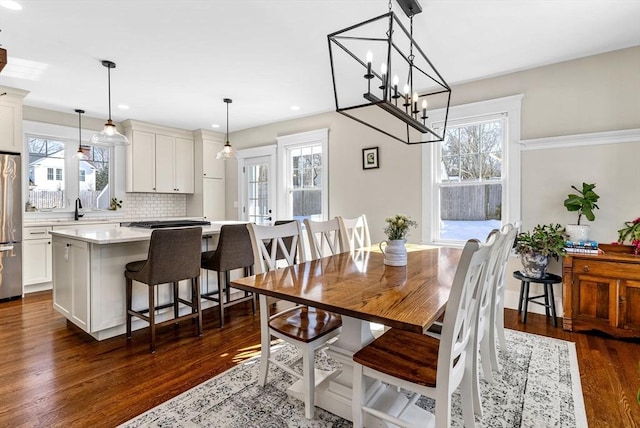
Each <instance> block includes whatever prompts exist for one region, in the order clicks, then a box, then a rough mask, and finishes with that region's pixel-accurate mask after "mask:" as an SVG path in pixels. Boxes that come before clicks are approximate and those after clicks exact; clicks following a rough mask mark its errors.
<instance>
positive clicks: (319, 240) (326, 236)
mask: <svg viewBox="0 0 640 428" xmlns="http://www.w3.org/2000/svg"><path fill="white" fill-rule="evenodd" d="M304 226H305V229H306V230H307V236H308V237H309V248H310V250H311V259H313V260H315V259H319V258H322V257H326V256H332V255H334V254H338V253H343V252H346V251H349V245H348V244H347V243H346V242H344V241H345V236H346V235H345V233H344V232H345V231H344V229H343V228H342V223H340V221H339V220H338V218H337V217H336V218H333V219H331V220H326V221H311V220H309V219H305V220H304Z"/></svg>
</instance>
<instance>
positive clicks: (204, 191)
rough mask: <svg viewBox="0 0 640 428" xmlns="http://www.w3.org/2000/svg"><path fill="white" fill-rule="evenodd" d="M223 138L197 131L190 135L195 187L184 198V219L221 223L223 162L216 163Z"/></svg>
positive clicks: (223, 196)
mask: <svg viewBox="0 0 640 428" xmlns="http://www.w3.org/2000/svg"><path fill="white" fill-rule="evenodd" d="M222 138H223V135H222V134H220V133H215V132H211V131H206V130H203V129H200V130H198V131H195V132H194V143H195V163H194V171H195V177H196V179H195V183H194V192H193V194H192V195H188V196H187V215H188V216H193V217H204V218H206V219H207V220H225V177H224V175H225V161H224V160H222V159H216V154H217V153H218V152H219V151H220V150H222V148H223V147H224V143H223V142H222Z"/></svg>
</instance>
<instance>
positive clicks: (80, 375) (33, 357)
mask: <svg viewBox="0 0 640 428" xmlns="http://www.w3.org/2000/svg"><path fill="white" fill-rule="evenodd" d="M204 319H205V322H204V335H203V336H202V337H200V338H197V337H194V334H195V325H193V324H191V323H190V322H185V323H182V324H181V325H180V328H179V329H178V330H175V329H174V328H173V327H172V326H169V327H166V328H162V329H160V330H159V333H158V339H157V340H158V342H157V352H156V353H155V354H149V352H148V349H149V348H148V342H147V336H146V330H142V331H137V332H134V335H133V340H132V341H131V342H130V343H129V344H127V343H126V341H125V339H124V336H119V337H116V338H113V339H109V340H105V341H101V342H98V341H95V340H94V339H93V338H91V337H89V336H87V335H86V334H84V333H83V332H82V331H80V330H79V329H77V328H75V327H74V326H73V325H72V324H70V323H67V321H66V319H65V318H63V317H62V316H60V315H58V314H57V313H56V312H55V311H54V310H53V308H52V301H51V293H50V292H40V293H34V294H29V295H27V296H26V297H25V298H24V299H22V300H15V301H10V302H2V303H0V326H1V327H0V427H111V426H116V425H118V424H120V423H123V422H125V421H127V420H129V419H131V418H132V417H134V416H136V415H138V414H140V413H142V412H144V411H146V410H148V409H150V408H152V407H154V406H156V405H158V404H160V403H162V402H163V401H166V400H167V399H169V398H171V397H174V396H176V395H178V394H180V393H182V392H184V391H186V390H187V389H189V388H191V387H193V386H195V385H197V384H199V383H201V382H203V381H204V380H206V379H208V378H210V377H212V376H215V375H216V374H218V373H221V372H223V371H225V370H227V369H228V368H230V367H232V366H233V365H235V364H236V363H238V362H239V361H242V360H244V359H246V358H249V357H251V356H253V355H255V354H256V352H257V351H258V350H259V343H260V337H259V336H260V335H259V317H258V316H253V315H252V314H251V309H250V306H249V305H236V306H235V307H232V308H229V310H228V313H227V319H226V322H225V326H224V328H223V329H220V328H218V325H219V323H218V320H217V312H215V311H214V310H208V311H205V317H204ZM527 321H528V322H527V324H526V325H524V324H522V323H521V322H520V321H519V320H518V318H517V317H516V314H515V312H514V311H511V310H507V313H506V320H505V322H506V326H507V328H511V329H515V330H521V331H526V332H529V333H534V334H542V335H545V336H550V337H556V338H559V339H564V340H569V341H572V342H576V347H577V351H578V360H579V361H578V362H579V366H580V375H581V378H582V389H583V392H584V401H585V406H586V410H587V419H588V422H589V426H591V427H636V426H638V424H639V422H638V421H640V405H638V403H637V402H636V398H635V397H636V393H637V391H638V388H640V372H639V370H640V367H639V365H638V364H639V362H640V344H639V343H638V342H637V341H636V342H630V341H620V340H614V339H610V338H606V337H604V336H599V335H595V334H581V333H570V332H565V331H563V330H562V329H561V328H560V327H558V328H554V327H553V326H552V324H551V323H550V322H548V321H547V319H546V318H545V317H544V316H539V315H535V314H530V315H529V318H528V320H527Z"/></svg>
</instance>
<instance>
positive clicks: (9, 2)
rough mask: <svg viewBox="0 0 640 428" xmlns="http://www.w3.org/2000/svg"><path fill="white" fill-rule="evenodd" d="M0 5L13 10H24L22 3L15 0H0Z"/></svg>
mask: <svg viewBox="0 0 640 428" xmlns="http://www.w3.org/2000/svg"><path fill="white" fill-rule="evenodd" d="M0 6H2V7H6V8H7V9H11V10H22V5H20V4H19V3H18V2H15V1H13V0H0Z"/></svg>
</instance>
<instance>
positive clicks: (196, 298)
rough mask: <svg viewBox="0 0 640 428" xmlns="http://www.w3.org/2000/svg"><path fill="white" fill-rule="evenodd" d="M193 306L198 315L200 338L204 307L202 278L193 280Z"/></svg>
mask: <svg viewBox="0 0 640 428" xmlns="http://www.w3.org/2000/svg"><path fill="white" fill-rule="evenodd" d="M191 286H192V288H191V304H192V305H193V306H195V311H196V312H197V313H198V336H202V332H203V329H202V305H201V304H200V277H198V276H196V277H195V278H192V279H191Z"/></svg>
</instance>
